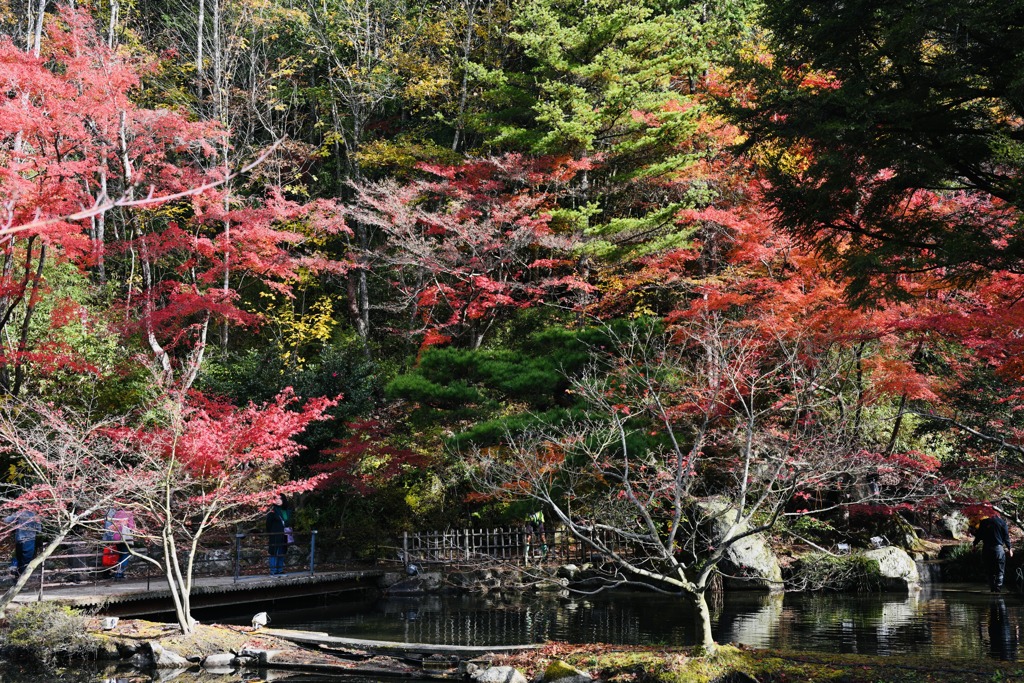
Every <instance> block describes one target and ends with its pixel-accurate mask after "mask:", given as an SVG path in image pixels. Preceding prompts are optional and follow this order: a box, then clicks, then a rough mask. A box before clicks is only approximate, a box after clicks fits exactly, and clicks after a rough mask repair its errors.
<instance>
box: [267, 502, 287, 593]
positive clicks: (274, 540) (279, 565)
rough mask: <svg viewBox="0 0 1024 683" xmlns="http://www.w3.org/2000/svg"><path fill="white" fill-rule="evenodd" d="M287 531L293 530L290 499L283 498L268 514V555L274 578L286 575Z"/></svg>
mask: <svg viewBox="0 0 1024 683" xmlns="http://www.w3.org/2000/svg"><path fill="white" fill-rule="evenodd" d="M286 529H288V530H289V531H290V529H291V511H290V510H289V509H288V499H287V498H285V497H284V496H281V501H280V502H278V503H274V505H273V506H272V507H271V508H270V511H269V512H267V555H268V557H269V558H270V574H271V575H272V576H278V575H281V574H284V558H285V555H286V554H287V552H288V536H287V532H286V531H285V530H286Z"/></svg>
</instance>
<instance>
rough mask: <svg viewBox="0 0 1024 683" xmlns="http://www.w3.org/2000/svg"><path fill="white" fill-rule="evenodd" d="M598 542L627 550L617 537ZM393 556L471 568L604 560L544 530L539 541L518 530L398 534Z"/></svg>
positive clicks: (559, 533) (568, 538)
mask: <svg viewBox="0 0 1024 683" xmlns="http://www.w3.org/2000/svg"><path fill="white" fill-rule="evenodd" d="M601 541H602V543H603V544H604V545H605V546H606V547H608V548H611V549H612V550H613V551H615V552H618V553H626V554H628V553H629V549H628V548H627V547H626V546H625V544H623V543H622V542H621V541H620V540H619V539H618V538H617V537H615V536H614V535H612V534H606V535H603V536H602V537H601ZM395 557H396V558H397V559H398V560H399V561H401V562H404V563H405V564H417V565H420V566H427V565H431V564H447V565H472V564H491V563H502V562H517V563H521V562H525V561H530V562H544V563H547V562H559V563H569V562H574V563H583V562H602V561H604V559H605V558H604V557H603V556H602V555H601V554H600V553H598V552H597V551H595V550H594V549H593V548H591V547H590V546H589V545H587V544H585V543H583V542H581V541H580V540H578V539H576V538H575V537H573V536H572V535H571V534H569V533H567V532H564V531H561V530H555V531H548V532H547V533H545V535H544V539H543V542H539V541H537V540H536V539H532V538H530V537H529V536H528V534H527V533H526V531H525V530H524V529H523V528H522V527H499V528H492V529H448V530H445V531H412V532H405V533H404V534H403V535H402V540H401V547H400V548H396V552H395Z"/></svg>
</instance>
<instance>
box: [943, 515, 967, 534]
mask: <svg viewBox="0 0 1024 683" xmlns="http://www.w3.org/2000/svg"><path fill="white" fill-rule="evenodd" d="M939 533H941V534H942V536H943V537H944V538H948V539H951V540H953V541H960V540H963V539H964V537H965V536H966V535H967V517H966V516H964V513H962V512H960V511H959V510H953V511H952V512H950V513H949V514H947V515H943V516H942V519H940V520H939Z"/></svg>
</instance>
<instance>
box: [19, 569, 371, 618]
mask: <svg viewBox="0 0 1024 683" xmlns="http://www.w3.org/2000/svg"><path fill="white" fill-rule="evenodd" d="M383 576H384V570H382V569H362V570H350V571H334V572H318V573H316V574H313V575H310V574H309V573H307V572H295V573H292V574H284V575H282V576H273V577H272V576H267V575H262V576H243V577H241V578H239V579H238V580H235V579H234V577H231V576H210V577H198V578H196V579H195V583H194V584H193V586H192V604H193V606H194V607H197V608H202V607H218V606H223V605H237V604H243V603H247V602H258V601H261V600H268V599H282V598H297V597H307V596H315V595H326V594H331V593H339V592H346V591H355V590H364V589H366V588H376V587H378V585H379V582H380V580H381V579H382V578H383ZM42 599H43V601H46V602H56V603H59V604H62V605H68V606H70V607H77V608H81V609H90V610H96V611H98V612H102V613H105V614H120V615H131V616H143V615H146V614H155V613H159V612H166V611H169V610H171V609H173V607H172V605H171V593H170V590H168V588H167V584H166V583H165V582H164V581H163V580H162V579H156V578H153V579H150V580H148V581H147V580H146V579H135V580H132V579H129V580H127V581H116V582H115V581H102V582H99V583H89V584H82V585H74V584H65V585H63V586H59V587H57V586H47V587H46V588H45V590H44V592H43V598H42ZM38 600H39V595H38V592H37V591H36V590H34V587H33V586H32V583H31V582H30V583H29V585H28V586H27V587H26V588H25V590H24V591H22V593H21V595H19V596H18V597H17V598H15V602H19V603H28V602H37V601H38Z"/></svg>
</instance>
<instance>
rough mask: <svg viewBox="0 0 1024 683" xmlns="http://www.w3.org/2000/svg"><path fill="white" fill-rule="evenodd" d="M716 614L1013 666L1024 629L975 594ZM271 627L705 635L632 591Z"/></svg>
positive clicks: (429, 604) (787, 637)
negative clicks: (1009, 663)
mask: <svg viewBox="0 0 1024 683" xmlns="http://www.w3.org/2000/svg"><path fill="white" fill-rule="evenodd" d="M712 609H713V620H714V632H715V638H716V640H717V641H718V642H720V643H726V642H732V643H742V644H744V645H748V646H751V647H757V648H772V649H792V650H808V651H821V652H843V653H855V654H867V655H894V654H916V655H925V656H927V655H930V654H934V655H940V656H945V657H957V658H965V659H986V658H992V659H1001V660H1016V659H1017V658H1018V653H1019V647H1020V645H1019V639H1020V630H1021V624H1022V622H1024V600H1022V598H1021V596H1019V595H1016V594H1004V595H998V596H995V595H992V594H990V593H988V592H982V590H981V587H980V586H974V585H966V584H965V585H955V584H954V585H951V584H942V585H940V586H935V587H931V588H929V589H926V590H925V591H922V592H920V593H918V594H915V595H911V596H907V595H892V594H855V595H847V594H843V595H831V594H830V595H822V594H813V595H812V594H787V595H776V596H763V595H754V594H737V593H732V594H730V595H728V596H726V597H725V598H724V600H722V601H721V602H720V603H718V604H713V607H712ZM271 616H272V618H273V624H272V625H273V626H279V627H289V628H301V629H308V630H313V631H325V632H327V633H330V634H332V635H337V636H346V637H351V638H366V639H375V640H395V641H404V642H420V643H440V644H448V645H481V644H487V645H498V644H518V643H537V642H543V641H545V640H561V641H567V642H572V643H588V642H603V643H613V644H666V645H691V644H693V643H695V642H696V637H697V633H698V630H697V624H696V622H695V619H694V614H693V611H692V609H691V608H690V607H689V605H688V604H687V603H685V602H683V601H682V600H681V599H678V598H674V597H667V596H664V595H658V594H652V593H634V592H629V593H625V592H616V593H605V594H599V595H595V596H579V595H576V596H572V595H570V596H565V595H563V596H555V595H550V594H548V595H544V594H531V595H517V596H508V595H501V596H498V595H486V596H479V595H472V596H465V595H463V596H422V597H410V598H397V597H391V598H383V599H381V600H378V601H375V602H369V603H366V604H363V605H361V606H359V607H358V608H356V609H353V606H351V605H349V606H340V605H339V606H337V607H331V606H324V607H321V608H317V609H313V610H303V611H291V612H289V611H284V610H274V611H271Z"/></svg>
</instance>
